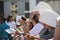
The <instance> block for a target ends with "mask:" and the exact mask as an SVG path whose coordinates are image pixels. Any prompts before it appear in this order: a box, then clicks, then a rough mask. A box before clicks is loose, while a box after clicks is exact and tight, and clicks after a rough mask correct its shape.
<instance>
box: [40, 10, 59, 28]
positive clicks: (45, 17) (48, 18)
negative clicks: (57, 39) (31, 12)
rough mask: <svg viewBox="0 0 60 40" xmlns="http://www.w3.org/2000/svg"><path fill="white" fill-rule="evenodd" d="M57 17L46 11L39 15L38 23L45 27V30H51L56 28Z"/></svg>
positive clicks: (55, 14)
mask: <svg viewBox="0 0 60 40" xmlns="http://www.w3.org/2000/svg"><path fill="white" fill-rule="evenodd" d="M58 16H59V14H57V13H56V12H54V11H52V10H46V11H44V12H43V13H41V14H40V22H42V24H43V25H44V27H46V28H47V29H52V28H55V27H56V19H57V17H58Z"/></svg>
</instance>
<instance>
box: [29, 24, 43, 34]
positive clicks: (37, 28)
mask: <svg viewBox="0 0 60 40" xmlns="http://www.w3.org/2000/svg"><path fill="white" fill-rule="evenodd" d="M42 29H43V26H42V25H36V26H34V27H33V28H32V29H31V30H30V31H29V34H30V35H38V34H39V33H40V31H41V30H42Z"/></svg>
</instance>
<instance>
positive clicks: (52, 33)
mask: <svg viewBox="0 0 60 40" xmlns="http://www.w3.org/2000/svg"><path fill="white" fill-rule="evenodd" d="M53 35H54V32H53V31H52V32H50V33H49V34H44V35H42V36H41V38H44V39H51V38H53Z"/></svg>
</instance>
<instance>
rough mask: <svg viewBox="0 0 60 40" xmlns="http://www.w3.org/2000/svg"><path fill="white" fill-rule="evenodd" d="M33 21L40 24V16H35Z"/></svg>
mask: <svg viewBox="0 0 60 40" xmlns="http://www.w3.org/2000/svg"><path fill="white" fill-rule="evenodd" d="M32 19H33V20H35V21H36V23H38V22H39V18H38V16H37V15H36V14H35V15H34V16H33V18H32Z"/></svg>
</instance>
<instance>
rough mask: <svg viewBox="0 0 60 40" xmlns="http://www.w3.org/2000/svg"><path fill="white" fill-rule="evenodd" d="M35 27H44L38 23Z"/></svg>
mask: <svg viewBox="0 0 60 40" xmlns="http://www.w3.org/2000/svg"><path fill="white" fill-rule="evenodd" d="M35 26H38V27H44V26H43V25H42V24H40V23H37V24H36V25H35Z"/></svg>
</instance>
